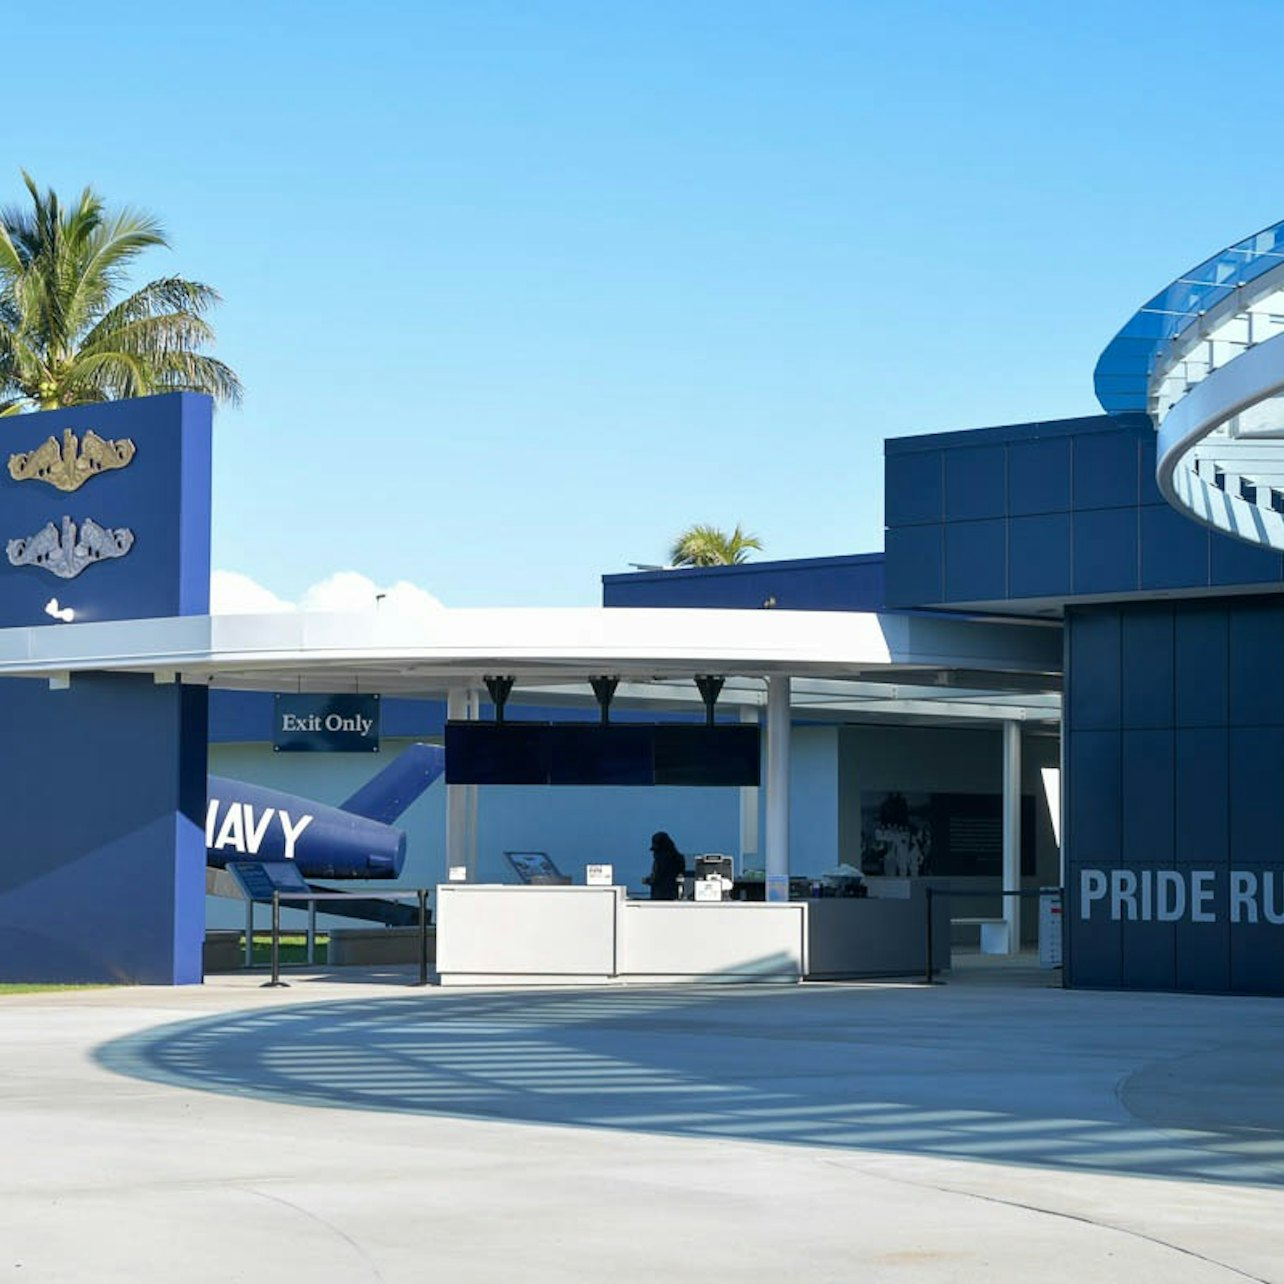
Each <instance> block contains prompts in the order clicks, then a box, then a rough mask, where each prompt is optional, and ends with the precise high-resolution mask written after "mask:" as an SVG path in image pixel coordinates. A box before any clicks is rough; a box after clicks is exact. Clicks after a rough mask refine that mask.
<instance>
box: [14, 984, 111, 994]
mask: <svg viewBox="0 0 1284 1284" xmlns="http://www.w3.org/2000/svg"><path fill="white" fill-rule="evenodd" d="M108 988H109V987H108V986H105V985H89V984H85V985H35V984H29V983H27V982H25V981H23V982H19V983H17V984H9V983H7V982H4V981H0V994H44V993H46V992H48V991H50V990H106V989H108Z"/></svg>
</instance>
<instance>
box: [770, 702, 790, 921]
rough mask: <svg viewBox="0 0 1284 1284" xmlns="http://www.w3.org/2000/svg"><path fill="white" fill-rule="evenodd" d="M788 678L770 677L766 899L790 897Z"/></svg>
mask: <svg viewBox="0 0 1284 1284" xmlns="http://www.w3.org/2000/svg"><path fill="white" fill-rule="evenodd" d="M789 685H790V684H789V678H788V677H783V676H781V677H771V678H768V679H767V899H768V900H769V901H787V900H788V899H789V733H790V717H789Z"/></svg>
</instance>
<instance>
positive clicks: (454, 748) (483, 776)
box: [446, 722, 548, 785]
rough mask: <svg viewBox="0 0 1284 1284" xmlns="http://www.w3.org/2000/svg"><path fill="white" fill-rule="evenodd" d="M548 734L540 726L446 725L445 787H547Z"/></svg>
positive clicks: (502, 724) (465, 723) (524, 724)
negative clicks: (546, 736)
mask: <svg viewBox="0 0 1284 1284" xmlns="http://www.w3.org/2000/svg"><path fill="white" fill-rule="evenodd" d="M547 730H548V728H547V727H546V726H544V725H543V724H542V723H537V722H526V723H522V722H448V723H446V783H447V784H448V785H546V784H548V752H547V748H548V747H547V741H546V739H545V735H544V733H545V732H546V731H547Z"/></svg>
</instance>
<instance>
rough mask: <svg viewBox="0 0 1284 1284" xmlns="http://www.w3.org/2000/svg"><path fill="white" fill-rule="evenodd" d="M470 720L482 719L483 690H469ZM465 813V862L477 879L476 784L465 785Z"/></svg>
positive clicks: (470, 876)
mask: <svg viewBox="0 0 1284 1284" xmlns="http://www.w3.org/2000/svg"><path fill="white" fill-rule="evenodd" d="M468 720H469V722H478V721H480V720H481V692H480V691H477V690H472V691H469V692H468ZM463 789H464V798H465V800H466V801H465V804H464V806H465V814H466V816H467V820H466V822H465V828H464V864H465V865H467V866H468V881H469V882H470V883H473V882H476V881H477V803H478V796H479V791H478V788H477V786H476V785H464V786H463Z"/></svg>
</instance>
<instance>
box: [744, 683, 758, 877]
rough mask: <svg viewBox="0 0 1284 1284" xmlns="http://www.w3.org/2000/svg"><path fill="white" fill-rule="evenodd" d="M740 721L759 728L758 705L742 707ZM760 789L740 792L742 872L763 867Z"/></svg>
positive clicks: (755, 788) (748, 789) (748, 786)
mask: <svg viewBox="0 0 1284 1284" xmlns="http://www.w3.org/2000/svg"><path fill="white" fill-rule="evenodd" d="M740 721H741V722H747V723H751V724H752V725H753V726H755V727H756V726H757V725H758V724H759V723H760V722H761V721H762V718H761V716H760V714H759V711H758V707H757V706H756V705H741V706H740ZM758 793H759V790H758V787H757V785H746V786H744V787H743V788H742V789H741V790H740V872H741V873H742V874H743V873H744V871H745V870H746V869H752V868H755V867H758V866H760V865H761V861H762V857H761V855H760V854H759V853H760V852H761V850H762V849H761V845H760V840H759V837H758Z"/></svg>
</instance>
